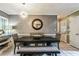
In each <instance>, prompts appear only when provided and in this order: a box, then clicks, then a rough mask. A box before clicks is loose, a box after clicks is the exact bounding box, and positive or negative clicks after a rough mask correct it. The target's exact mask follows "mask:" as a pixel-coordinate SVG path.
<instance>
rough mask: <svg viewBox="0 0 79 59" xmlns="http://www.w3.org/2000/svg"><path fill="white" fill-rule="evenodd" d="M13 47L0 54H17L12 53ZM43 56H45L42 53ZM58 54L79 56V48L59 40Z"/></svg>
mask: <svg viewBox="0 0 79 59" xmlns="http://www.w3.org/2000/svg"><path fill="white" fill-rule="evenodd" d="M13 48H14V47H11V48H9V49H8V50H7V51H5V52H4V53H2V54H1V56H19V54H16V55H14V53H13ZM43 56H47V55H46V54H44V55H43ZM58 56H79V50H78V49H76V48H74V47H72V46H70V45H69V44H67V43H64V42H60V54H58Z"/></svg>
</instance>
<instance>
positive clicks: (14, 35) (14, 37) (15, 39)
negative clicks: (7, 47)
mask: <svg viewBox="0 0 79 59" xmlns="http://www.w3.org/2000/svg"><path fill="white" fill-rule="evenodd" d="M12 37H13V39H14V54H15V51H16V46H17V47H18V49H19V45H17V44H16V42H17V40H18V39H19V38H18V34H13V35H12Z"/></svg>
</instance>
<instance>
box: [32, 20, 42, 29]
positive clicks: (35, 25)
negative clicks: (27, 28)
mask: <svg viewBox="0 0 79 59" xmlns="http://www.w3.org/2000/svg"><path fill="white" fill-rule="evenodd" d="M42 26H43V22H42V21H41V20H40V19H34V20H33V21H32V27H33V28H34V29H35V30H39V29H41V28H42Z"/></svg>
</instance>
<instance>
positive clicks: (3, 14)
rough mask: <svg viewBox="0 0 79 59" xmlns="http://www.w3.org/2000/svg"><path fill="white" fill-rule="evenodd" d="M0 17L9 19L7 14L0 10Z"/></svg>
mask: <svg viewBox="0 0 79 59" xmlns="http://www.w3.org/2000/svg"><path fill="white" fill-rule="evenodd" d="M0 16H3V17H5V18H9V16H8V14H6V13H4V12H3V11H1V10H0Z"/></svg>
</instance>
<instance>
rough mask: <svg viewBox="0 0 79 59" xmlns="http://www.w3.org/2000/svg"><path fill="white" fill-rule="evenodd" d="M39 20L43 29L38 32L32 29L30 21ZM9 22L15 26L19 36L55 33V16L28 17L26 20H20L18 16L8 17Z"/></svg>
mask: <svg viewBox="0 0 79 59" xmlns="http://www.w3.org/2000/svg"><path fill="white" fill-rule="evenodd" d="M35 18H39V19H41V20H42V21H43V27H42V29H40V30H34V29H33V28H32V21H33V19H35ZM10 22H11V23H14V24H16V25H17V31H18V33H20V34H29V33H31V32H42V33H45V34H54V33H56V22H57V16H56V15H29V16H28V18H27V19H21V18H20V17H19V16H10Z"/></svg>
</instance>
